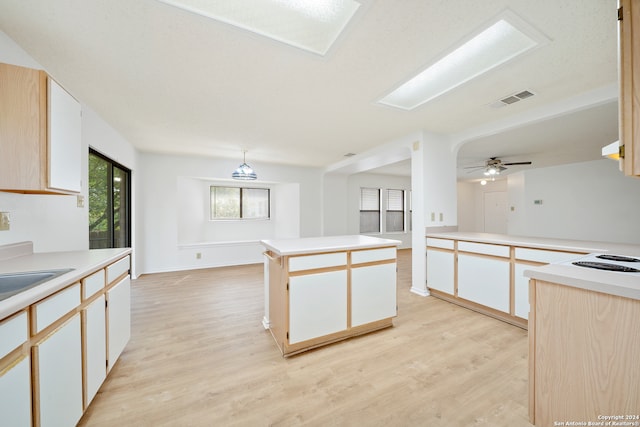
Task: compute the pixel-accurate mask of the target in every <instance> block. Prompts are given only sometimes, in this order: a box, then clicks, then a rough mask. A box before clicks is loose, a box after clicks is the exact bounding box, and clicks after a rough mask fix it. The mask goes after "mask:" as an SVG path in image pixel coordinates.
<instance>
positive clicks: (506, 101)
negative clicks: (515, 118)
mask: <svg viewBox="0 0 640 427" xmlns="http://www.w3.org/2000/svg"><path fill="white" fill-rule="evenodd" d="M533 95H535V93H533V92H531V91H529V90H523V91H521V92H518V93H514V94H513V95H509V96H507V97H505V98H502V99H499V100H498V101H495V102H493V103H491V104H489V106H490V107H492V108H501V107H506V106H507V105H511V104H515V103H516V102H518V101H522V100H523V99H527V98H531V97H532V96H533Z"/></svg>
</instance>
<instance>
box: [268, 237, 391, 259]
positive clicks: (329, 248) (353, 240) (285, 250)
mask: <svg viewBox="0 0 640 427" xmlns="http://www.w3.org/2000/svg"><path fill="white" fill-rule="evenodd" d="M260 243H261V244H262V245H263V246H264V247H265V248H267V249H269V250H271V251H273V252H275V253H276V254H278V255H280V256H286V255H300V254H310V253H318V252H336V251H345V250H352V249H367V248H379V247H384V246H398V245H400V244H401V243H402V242H401V241H399V240H391V239H381V238H378V237H371V236H361V235H349V236H327V237H303V238H298V239H278V240H261V241H260Z"/></svg>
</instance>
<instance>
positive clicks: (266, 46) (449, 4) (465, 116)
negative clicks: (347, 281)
mask: <svg viewBox="0 0 640 427" xmlns="http://www.w3.org/2000/svg"><path fill="white" fill-rule="evenodd" d="M362 3H363V6H362V7H361V8H360V9H359V10H358V12H357V13H356V16H355V19H354V20H353V21H352V22H351V23H350V24H349V25H348V26H347V29H346V31H345V32H344V33H343V34H342V35H341V36H340V37H339V38H338V40H337V42H336V43H335V45H334V46H333V47H332V48H331V50H330V51H329V53H328V54H327V55H326V56H324V57H322V56H319V55H316V54H312V53H309V52H306V51H303V50H300V49H297V48H294V47H291V46H288V45H285V44H282V43H279V42H276V41H272V40H269V39H266V38H264V37H261V36H258V35H256V34H254V33H251V32H248V31H245V30H241V29H238V28H235V27H232V26H230V25H227V24H224V23H221V22H217V21H215V20H211V19H208V18H205V17H201V16H198V15H195V14H192V13H189V12H186V11H183V10H180V9H177V8H175V7H171V6H168V5H167V4H164V3H161V2H158V1H155V0H137V1H130V0H92V1H86V0H59V1H50V0H2V1H0V30H2V31H3V32H5V33H6V34H7V35H8V36H9V37H11V38H12V39H13V40H14V41H16V42H17V43H18V44H19V45H20V46H21V47H22V48H23V49H24V50H25V51H27V53H29V55H31V56H32V57H33V58H34V59H35V60H36V61H37V62H38V63H39V64H41V65H42V66H43V67H44V68H45V69H46V70H47V71H48V72H49V73H50V74H51V75H53V77H54V78H56V79H57V80H58V81H59V82H60V83H61V84H62V85H63V86H65V87H66V88H67V89H68V90H69V91H70V92H71V93H72V94H73V95H74V96H75V97H76V98H78V99H79V100H80V101H81V102H83V103H84V104H86V105H88V106H90V107H91V108H92V109H93V110H94V111H96V112H97V113H98V114H99V115H101V116H102V117H103V118H104V119H105V120H106V121H108V122H109V123H110V124H111V125H112V126H113V127H114V128H115V129H117V130H118V131H119V132H120V133H121V134H122V135H123V136H124V137H125V138H126V139H127V140H129V141H130V142H131V143H132V144H134V145H135V146H136V147H137V148H138V149H140V150H142V151H153V152H165V153H185V154H200V155H207V156H220V157H234V158H240V157H241V150H243V149H246V150H248V154H247V160H248V161H249V162H254V161H255V162H260V161H268V162H276V163H284V164H292V163H295V164H300V165H308V166H317V167H324V166H328V165H330V164H333V163H335V162H338V161H340V160H342V159H343V158H344V157H343V155H344V154H345V153H348V152H352V153H361V152H364V151H366V150H368V149H370V148H372V147H376V146H378V145H380V144H383V143H385V142H388V141H390V140H393V139H396V138H400V137H402V136H404V135H407V134H409V133H411V132H415V131H418V130H426V131H430V132H437V133H445V134H451V135H464V134H465V132H466V133H467V134H468V135H467V136H466V144H465V145H463V146H462V148H460V151H459V155H460V158H459V164H460V165H461V166H466V165H467V164H475V163H477V162H478V161H482V159H484V158H486V157H489V156H496V155H502V156H508V157H507V158H508V159H511V158H513V159H516V160H521V157H523V156H524V157H526V159H525V160H528V159H530V158H532V157H535V156H536V155H539V156H542V154H541V153H543V152H544V151H545V150H546V151H547V152H551V151H553V149H554V148H557V146H558V145H562V144H567V147H568V148H567V149H566V150H565V151H566V153H564V154H566V156H568V157H569V160H573V161H581V160H583V157H584V156H582V157H580V156H579V154H582V153H580V150H579V149H576V148H575V147H574V148H569V144H572V143H575V140H576V139H579V140H580V143H581V144H583V146H587V145H589V146H598V147H600V146H603V145H606V144H607V143H609V142H611V141H610V139H611V137H613V138H614V139H613V140H615V139H616V138H617V136H616V135H612V133H615V132H616V130H615V129H616V126H617V124H616V123H617V118H616V117H617V116H616V114H617V113H616V109H615V106H614V104H615V102H614V103H608V104H607V105H605V106H602V105H595V106H593V108H581V109H580V110H579V111H571V112H567V114H556V115H555V116H556V117H555V118H553V119H552V120H550V121H547V122H546V123H545V121H541V120H537V121H536V122H535V123H530V124H528V123H521V125H520V126H518V128H516V129H513V128H511V129H508V130H505V131H504V132H500V133H493V134H491V135H487V134H486V132H485V133H484V134H483V133H481V132H479V133H478V135H474V133H473V130H474V129H481V128H483V127H486V126H488V125H490V124H491V123H500V122H505V121H506V120H509V119H510V118H511V117H513V118H517V117H525V116H526V113H527V112H528V111H540V110H541V109H544V108H545V106H547V105H552V104H557V103H559V102H561V101H562V100H564V99H567V98H571V97H575V96H578V95H579V94H581V93H585V92H588V91H591V90H593V89H597V88H600V87H604V86H607V85H612V84H615V83H616V81H617V48H616V40H617V22H616V12H615V11H616V4H617V2H616V0H538V1H530V0H519V1H515V0H491V1H481V2H480V1H479V2H472V1H454V0H446V1H445V0H413V1H409V0H405V1H402V2H398V1H389V0H386V1H385V0H377V1H375V0H370V1H362ZM505 9H509V10H511V11H512V12H514V13H515V14H517V15H519V16H520V17H521V18H522V19H524V20H525V21H527V22H528V23H529V24H531V25H532V26H534V27H535V28H537V29H538V30H539V31H540V32H542V33H543V34H544V35H545V36H546V37H548V38H549V39H550V40H551V42H550V43H549V44H547V45H545V46H543V47H541V48H539V49H537V50H534V51H533V52H530V53H528V54H526V55H524V56H523V57H522V58H519V59H517V60H515V61H512V62H510V63H508V64H506V65H503V66H501V67H499V68H498V69H496V70H493V71H491V72H490V73H488V74H486V75H484V76H481V77H479V78H477V79H475V80H473V81H471V82H469V83H467V84H464V85H462V86H460V87H459V88H457V89H455V90H454V91H452V92H450V93H448V94H445V95H443V96H441V97H439V98H437V99H435V100H433V101H431V102H429V103H427V104H425V105H423V106H421V107H419V108H417V109H415V110H413V111H401V110H396V109H393V108H391V107H385V106H382V105H380V104H377V103H376V101H377V100H378V99H379V98H380V97H381V96H383V95H385V94H386V93H388V92H389V91H390V90H392V89H394V88H395V87H397V86H398V85H399V84H400V83H402V82H403V81H404V80H406V79H407V78H409V77H412V76H413V75H414V74H415V73H416V72H417V71H419V70H420V69H421V68H422V67H424V66H426V65H428V64H429V63H430V62H433V61H434V60H435V59H437V58H438V57H440V56H442V55H443V54H444V53H446V52H447V51H448V50H449V49H450V48H452V47H455V46H456V45H457V44H458V43H459V42H460V41H461V40H463V39H465V38H466V37H467V36H468V35H469V34H470V33H472V32H474V31H476V30H478V29H480V28H481V27H483V26H484V25H485V24H487V23H488V22H489V21H490V20H491V19H492V18H493V17H494V16H496V15H498V14H499V13H500V12H502V11H504V10H505ZM523 89H529V90H531V91H533V92H534V93H535V94H536V95H535V96H534V97H532V98H530V99H527V100H525V101H521V102H519V103H516V104H513V105H511V106H509V107H504V108H499V109H495V108H491V107H489V104H491V103H493V102H494V101H496V100H497V99H499V98H502V97H504V96H506V95H510V94H512V93H515V92H518V91H521V90H523ZM583 114H586V115H584V116H583ZM598 129H599V130H601V131H597V130H598ZM604 129H606V130H607V131H606V132H603V131H602V130H604ZM596 137H598V138H606V140H604V141H599V140H598V141H596ZM515 141H517V142H518V143H517V144H516V143H515ZM527 144H529V145H527ZM564 154H563V155H564ZM527 156H528V157H527ZM571 156H576V157H571ZM558 159H559V157H558ZM574 159H577V160H574Z"/></svg>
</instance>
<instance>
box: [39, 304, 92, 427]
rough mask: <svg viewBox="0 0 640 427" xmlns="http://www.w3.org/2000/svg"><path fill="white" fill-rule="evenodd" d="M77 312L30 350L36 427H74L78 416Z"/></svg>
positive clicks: (79, 361)
mask: <svg viewBox="0 0 640 427" xmlns="http://www.w3.org/2000/svg"><path fill="white" fill-rule="evenodd" d="M80 335H81V334H80V313H77V314H76V315H75V316H73V317H72V318H71V319H69V320H68V321H67V322H66V323H65V324H63V325H62V326H61V327H60V328H58V329H56V330H55V331H54V332H53V333H52V334H51V335H48V336H47V337H46V338H44V339H43V340H42V341H40V342H39V343H38V344H36V345H35V346H34V347H33V356H34V361H35V364H36V367H35V372H36V373H35V376H36V381H35V382H36V383H37V386H36V390H39V393H38V395H37V396H35V397H34V403H35V404H36V411H37V413H38V414H39V415H38V419H39V420H40V426H42V427H46V426H74V425H76V423H77V422H78V421H79V420H80V417H82V349H81V337H80Z"/></svg>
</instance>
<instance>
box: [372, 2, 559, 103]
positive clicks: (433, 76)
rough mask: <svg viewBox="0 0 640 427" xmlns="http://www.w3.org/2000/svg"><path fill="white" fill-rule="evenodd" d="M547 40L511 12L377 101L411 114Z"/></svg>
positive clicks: (504, 14)
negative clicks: (415, 109)
mask: <svg viewBox="0 0 640 427" xmlns="http://www.w3.org/2000/svg"><path fill="white" fill-rule="evenodd" d="M548 41H549V40H548V39H547V38H546V37H544V36H543V35H542V34H540V33H539V32H537V31H536V30H535V29H533V28H532V27H530V26H529V25H527V24H526V23H525V22H524V21H522V20H521V19H519V18H518V17H517V16H516V15H515V14H513V13H510V12H505V13H503V14H502V15H501V16H500V17H499V18H498V20H497V21H495V23H493V24H492V25H491V26H489V27H488V28H486V29H485V30H484V31H482V32H480V33H478V34H477V35H475V36H474V37H472V38H470V39H469V40H468V41H467V42H466V43H464V44H463V45H461V46H460V47H458V48H456V49H455V50H453V51H452V52H450V53H448V54H446V55H445V56H444V57H442V58H441V59H439V60H438V61H436V62H434V63H433V64H432V65H430V66H429V67H428V68H426V69H425V70H424V71H422V72H420V73H419V74H418V75H417V76H415V77H413V78H412V79H411V80H409V81H407V82H406V83H404V84H402V85H401V86H400V87H399V88H397V89H396V90H394V91H393V92H391V93H390V94H388V95H387V96H385V97H384V98H382V99H381V100H380V101H378V102H379V103H381V104H385V105H389V106H392V107H397V108H401V109H403V110H412V109H414V108H416V107H418V106H420V105H422V104H424V103H426V102H428V101H430V100H432V99H434V98H436V97H438V96H440V95H442V94H444V93H446V92H448V91H450V90H452V89H454V88H456V87H458V86H460V85H461V84H463V83H466V82H468V81H469V80H471V79H473V78H475V77H478V76H479V75H481V74H483V73H486V72H487V71H489V70H492V69H494V68H496V67H498V66H499V65H502V64H504V63H505V62H507V61H510V60H512V59H514V58H516V57H517V56H520V55H522V54H523V53H525V52H527V51H529V50H531V49H533V48H535V47H537V46H540V45H542V44H545V43H547V42H548Z"/></svg>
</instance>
